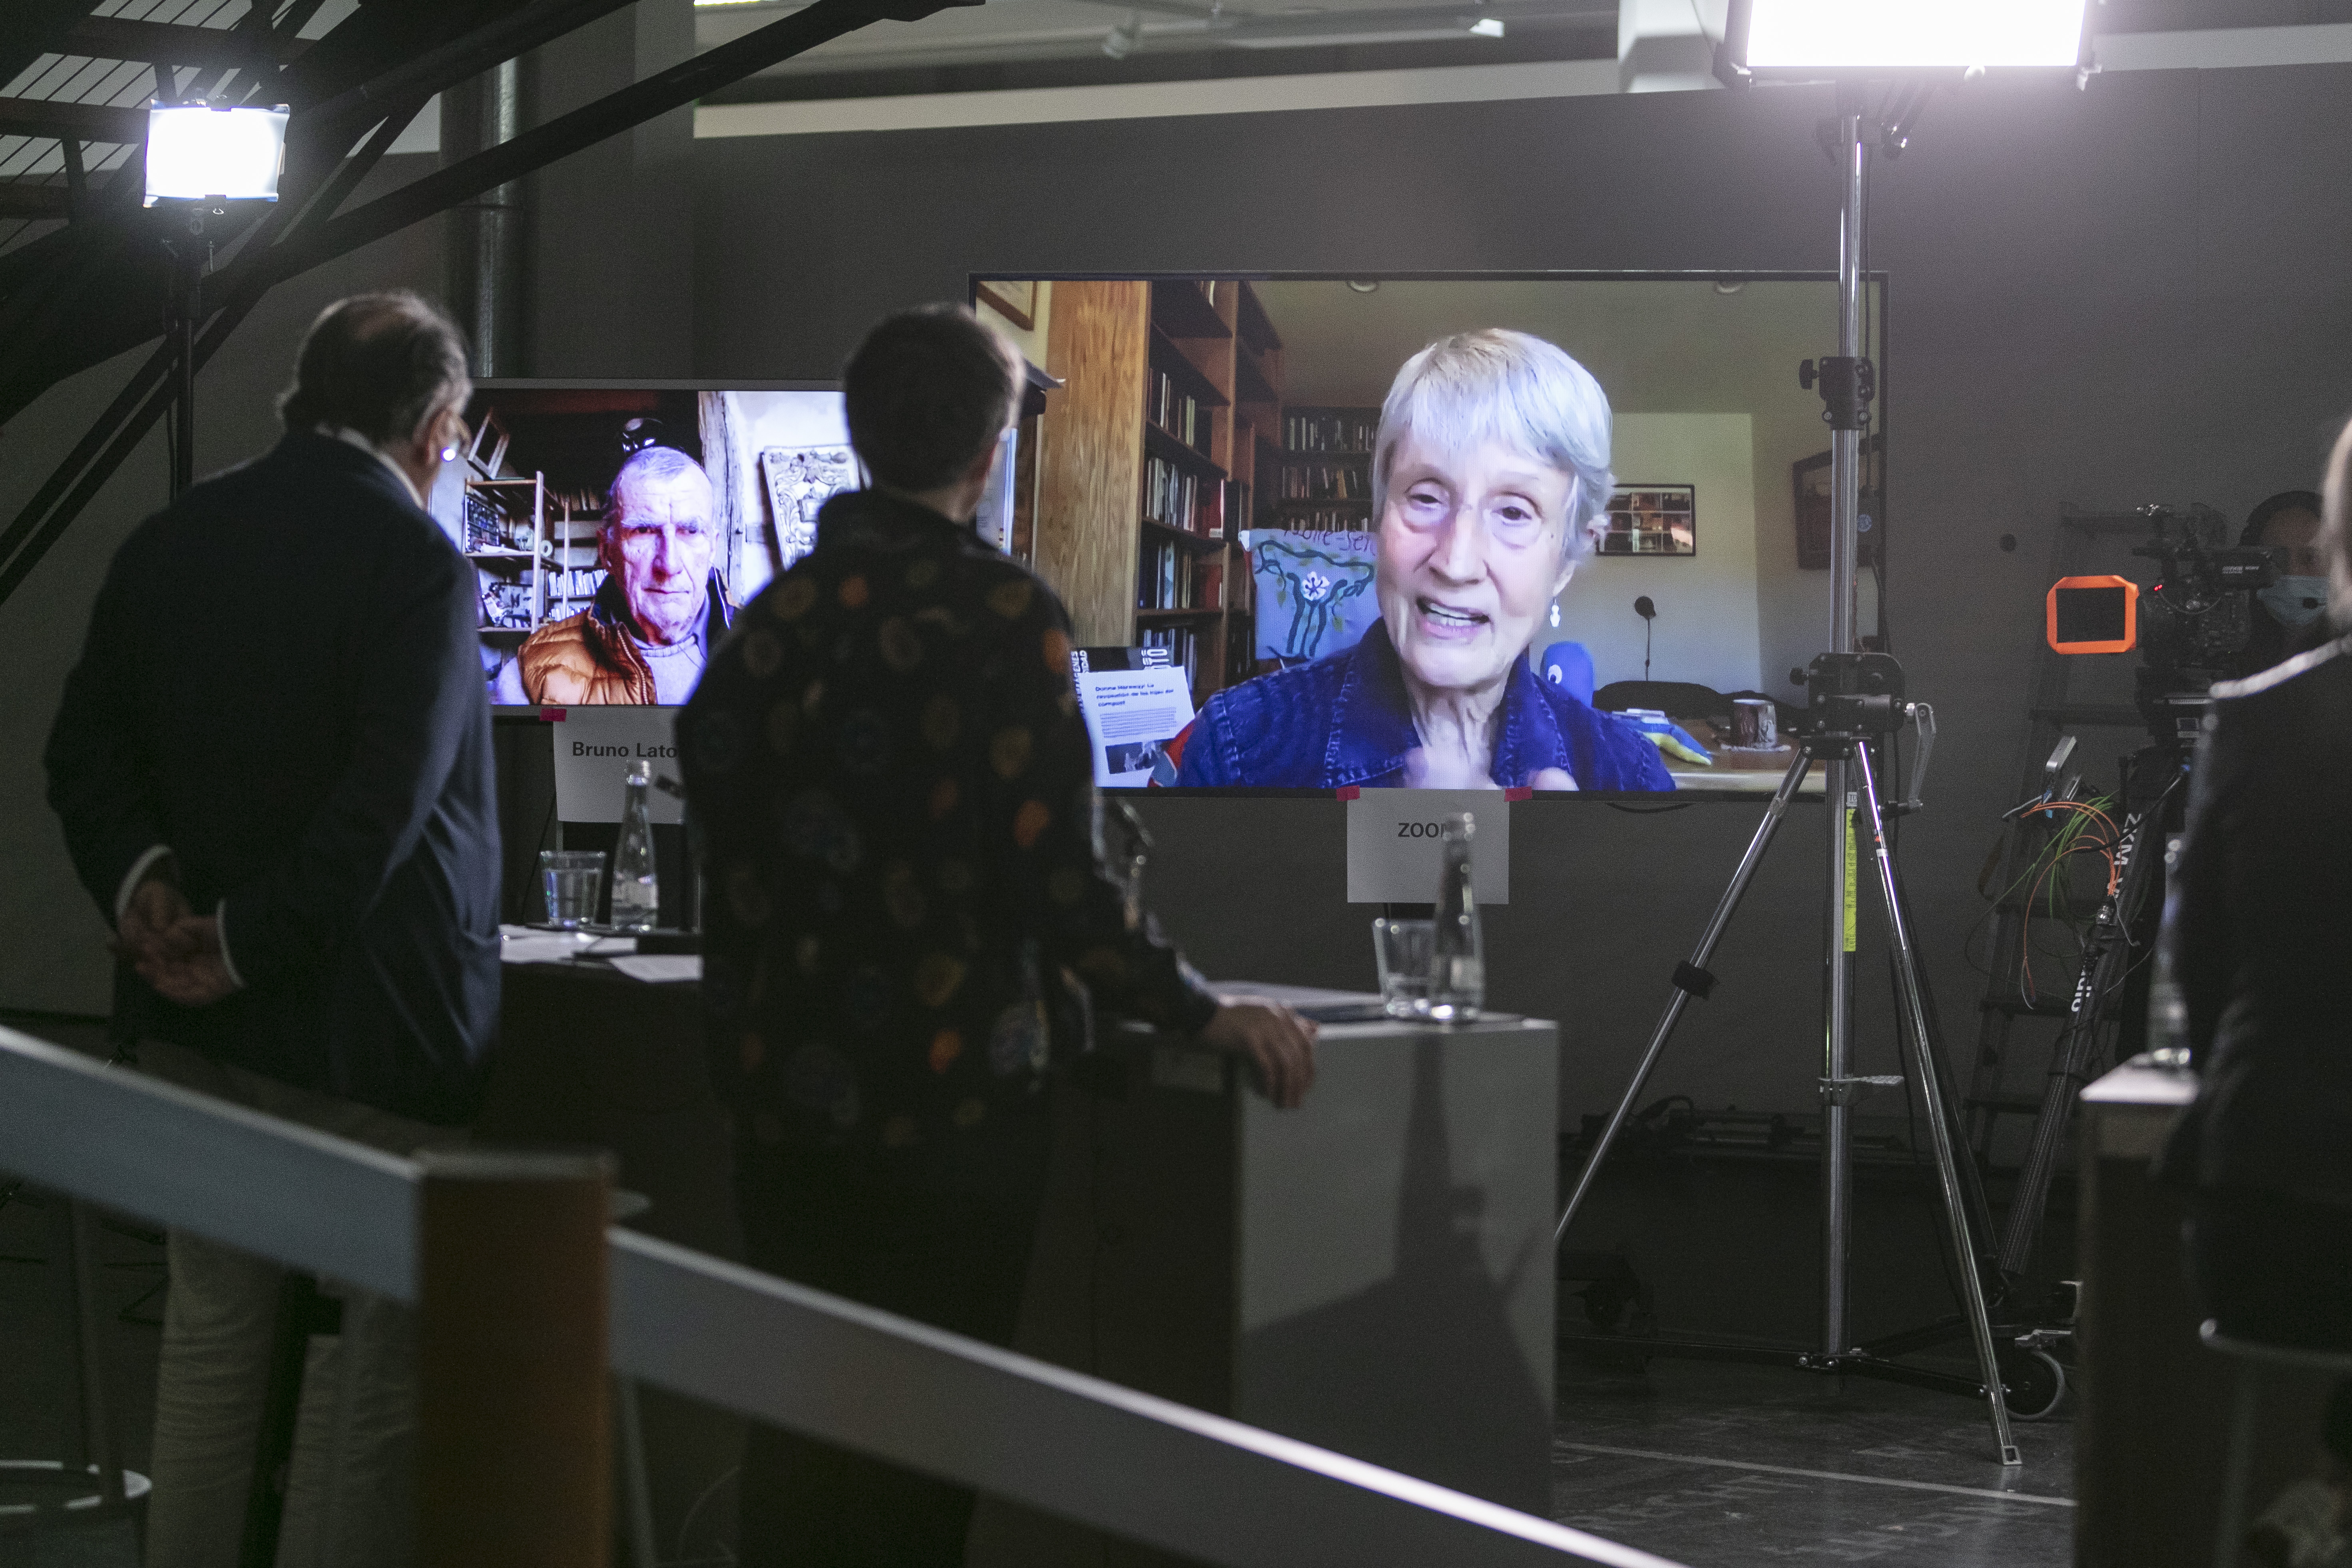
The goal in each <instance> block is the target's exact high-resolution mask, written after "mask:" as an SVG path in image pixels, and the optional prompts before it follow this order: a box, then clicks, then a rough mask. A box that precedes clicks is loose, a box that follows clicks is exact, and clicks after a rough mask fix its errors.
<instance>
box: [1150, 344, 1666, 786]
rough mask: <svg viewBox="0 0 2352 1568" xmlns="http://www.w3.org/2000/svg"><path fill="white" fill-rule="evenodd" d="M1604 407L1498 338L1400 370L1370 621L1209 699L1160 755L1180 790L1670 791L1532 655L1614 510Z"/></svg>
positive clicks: (1580, 386) (1609, 718)
mask: <svg viewBox="0 0 2352 1568" xmlns="http://www.w3.org/2000/svg"><path fill="white" fill-rule="evenodd" d="M1609 427H1610V419H1609V400H1608V398H1607V397H1606V396H1605V395H1603V394H1602V392H1601V385H1600V384H1599V383H1598V382H1596V381H1594V380H1593V379H1592V376H1591V373H1589V372H1588V371H1586V370H1585V368H1584V367H1583V366H1582V365H1580V364H1578V363H1576V362H1575V361H1574V360H1572V359H1570V357H1569V356H1568V355H1567V354H1566V353H1562V352H1561V351H1560V350H1559V348H1557V347H1555V346H1554V345H1552V344H1550V343H1548V342H1544V341H1543V340H1542V339H1540V338H1535V337H1530V336H1528V334H1527V333H1525V332H1514V331H1502V330H1499V329H1496V330H1488V331H1477V332H1462V333H1457V334H1455V335H1454V336H1453V337H1449V338H1442V339H1440V340H1438V341H1437V342H1433V343H1432V344H1430V345H1429V346H1428V347H1427V348H1425V349H1423V350H1422V351H1421V353H1417V354H1415V355H1413V357H1412V359H1410V360H1408V361H1406V362H1405V364H1404V368H1403V369H1402V370H1400V371H1398V372H1397V377H1396V382H1395V384H1394V385H1392V386H1391V388H1390V390H1389V395H1388V401H1387V403H1386V405H1384V406H1383V407H1382V408H1381V427H1380V437H1379V440H1378V441H1377V443H1376V444H1375V446H1374V448H1373V456H1372V515H1373V517H1374V519H1375V520H1376V526H1377V528H1378V530H1379V535H1380V553H1379V568H1378V574H1377V576H1376V578H1375V580H1374V584H1373V588H1374V592H1375V594H1376V595H1378V598H1379V601H1380V618H1379V619H1378V620H1376V621H1374V622H1373V623H1372V626H1371V627H1370V629H1369V630H1368V631H1366V632H1365V634H1364V636H1363V637H1362V639H1361V640H1360V642H1358V643H1357V644H1356V646H1355V647H1350V648H1346V649H1343V650H1341V651H1340V652H1338V653H1335V654H1330V655H1328V656H1327V657H1325V658H1319V659H1318V660H1316V661H1315V662H1314V663H1312V664H1308V665H1303V666H1300V667H1298V668H1292V669H1285V670H1281V671H1278V672H1276V673H1275V674H1272V675H1266V676H1261V677H1260V678H1258V679H1255V680H1251V681H1245V682H1244V683H1243V684H1242V685H1240V686H1237V687H1234V688H1232V689H1228V690H1225V691H1221V692H1219V693H1218V694H1217V695H1216V696H1214V697H1213V698H1211V699H1210V700H1209V701H1208V704H1207V706H1206V707H1204V708H1202V710H1201V716H1200V717H1199V719H1197V720H1196V721H1194V722H1193V723H1192V726H1191V727H1190V728H1189V729H1187V730H1186V731H1185V732H1184V733H1183V734H1182V735H1181V736H1180V737H1178V740H1177V742H1175V743H1172V744H1171V746H1170V748H1169V750H1170V752H1171V754H1173V755H1176V756H1178V757H1179V758H1180V759H1181V760H1180V762H1179V763H1178V768H1177V774H1176V782H1177V783H1178V784H1187V785H1206V786H1214V785H1219V784H1255V785H1264V786H1276V787H1289V788H1302V789H1332V788H1337V787H1340V786H1343V785H1349V784H1355V785H1360V786H1364V787H1368V788H1370V787H1380V786H1391V787H1394V786H1402V787H1406V788H1414V789H1487V788H1502V789H1516V788H1522V787H1524V788H1531V789H1597V790H1631V791H1650V790H1671V789H1673V788H1674V787H1675V785H1674V780H1673V779H1672V778H1671V777H1670V776H1669V775H1668V774H1667V773H1666V770H1665V768H1664V764H1662V763H1660V762H1659V761H1658V755H1657V751H1656V749H1655V748H1654V746H1653V745H1652V743H1651V742H1649V741H1647V740H1645V739H1644V738H1643V735H1642V732H1641V731H1639V730H1638V729H1636V728H1635V727H1634V726H1633V724H1632V723H1631V722H1629V721H1626V720H1623V719H1620V718H1618V717H1616V716H1615V715H1613V714H1608V713H1601V712H1596V711H1595V710H1592V709H1591V708H1590V707H1588V706H1586V705H1585V704H1584V703H1582V702H1580V701H1579V700H1577V699H1576V698H1574V697H1572V696H1570V695H1569V694H1568V693H1567V692H1565V691H1563V690H1561V689H1559V687H1557V686H1554V685H1551V684H1550V683H1549V682H1547V681H1544V680H1542V679H1538V677H1537V675H1536V673H1535V671H1534V670H1533V669H1532V668H1529V666H1528V658H1527V654H1528V646H1529V645H1530V644H1531V643H1532V642H1533V641H1534V640H1535V636H1536V630H1537V627H1538V626H1540V625H1541V624H1542V617H1543V615H1544V612H1545V609H1546V607H1547V606H1548V605H1549V604H1550V602H1551V601H1552V600H1553V599H1555V598H1557V597H1558V596H1559V594H1560V593H1561V592H1562V591H1564V590H1565V589H1566V588H1567V586H1568V584H1569V580H1570V578H1571V577H1573V576H1575V574H1576V570H1577V567H1578V566H1579V565H1580V563H1582V561H1583V559H1584V558H1585V557H1586V556H1587V555H1589V554H1590V553H1591V549H1592V539H1593V531H1594V528H1595V526H1596V525H1597V524H1598V523H1599V522H1600V521H1601V520H1603V519H1604V518H1605V517H1606V515H1607V510H1608V506H1609V495H1610V490H1611V489H1612V479H1611V475H1610V471H1609Z"/></svg>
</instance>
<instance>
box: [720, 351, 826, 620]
mask: <svg viewBox="0 0 2352 1568" xmlns="http://www.w3.org/2000/svg"><path fill="white" fill-rule="evenodd" d="M723 396H725V398H726V399H727V405H728V410H729V418H728V425H729V427H730V429H731V430H732V431H733V433H734V437H735V442H736V450H735V515H736V516H737V517H739V518H740V519H742V520H743V526H744V528H745V529H746V531H756V532H758V533H759V534H760V535H761V536H762V537H763V539H764V540H765V542H766V543H767V545H768V546H769V547H770V548H771V549H772V548H773V547H774V546H775V543H776V541H775V538H774V531H775V521H776V520H775V518H774V516H773V515H772V511H771V509H770V508H769V505H768V490H767V479H766V477H765V476H764V475H762V474H761V471H760V453H761V449H762V448H764V447H846V446H848V445H849V420H848V417H847V416H846V415H845V413H844V411H843V408H842V403H841V394H839V393H837V392H730V393H726V394H723ZM733 571H734V576H733V578H732V579H731V586H732V590H733V592H734V595H735V597H736V600H737V602H739V603H741V604H749V603H751V595H754V594H757V593H758V592H759V591H760V590H761V588H764V587H766V586H767V584H768V570H767V564H766V561H764V560H763V559H762V558H761V553H760V552H758V551H755V550H751V549H749V548H746V549H744V550H743V551H742V552H741V553H740V559H739V560H738V561H737V562H736V563H734V567H733Z"/></svg>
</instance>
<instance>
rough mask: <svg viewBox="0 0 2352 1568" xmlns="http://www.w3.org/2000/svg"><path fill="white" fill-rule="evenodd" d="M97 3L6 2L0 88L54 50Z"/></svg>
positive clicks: (1, 33)
mask: <svg viewBox="0 0 2352 1568" xmlns="http://www.w3.org/2000/svg"><path fill="white" fill-rule="evenodd" d="M97 4H98V0H9V5H8V25H7V26H5V27H0V85H5V84H6V83H8V82H10V81H13V80H15V79H16V73H17V72H18V71H21V70H23V69H24V68H26V66H28V65H31V64H32V63H33V62H34V61H35V60H37V59H39V58H41V57H42V56H43V55H45V54H48V53H51V52H53V51H55V50H56V49H58V47H59V45H58V39H59V38H61V37H63V36H64V34H65V31H66V29H67V28H68V27H70V26H73V25H74V24H75V23H76V22H79V21H80V20H81V19H82V18H83V17H85V16H89V14H90V11H91V9H92V8H93V7H95V6H96V5H97Z"/></svg>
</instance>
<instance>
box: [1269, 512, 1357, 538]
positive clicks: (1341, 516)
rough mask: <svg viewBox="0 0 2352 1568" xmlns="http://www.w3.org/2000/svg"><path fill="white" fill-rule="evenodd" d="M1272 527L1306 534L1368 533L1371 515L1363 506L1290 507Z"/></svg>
mask: <svg viewBox="0 0 2352 1568" xmlns="http://www.w3.org/2000/svg"><path fill="white" fill-rule="evenodd" d="M1274 526H1275V527H1276V528H1281V529H1290V530H1295V531H1302V532H1307V533H1370V531H1372V514H1371V509H1370V508H1369V507H1364V506H1316V507H1297V506H1290V507H1286V508H1285V509H1284V510H1283V511H1282V514H1281V516H1280V517H1278V518H1277V519H1276V521H1275V524H1274Z"/></svg>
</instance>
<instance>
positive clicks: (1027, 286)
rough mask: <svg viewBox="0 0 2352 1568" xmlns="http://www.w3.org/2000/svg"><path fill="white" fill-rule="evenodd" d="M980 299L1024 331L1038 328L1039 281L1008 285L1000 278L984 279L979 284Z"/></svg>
mask: <svg viewBox="0 0 2352 1568" xmlns="http://www.w3.org/2000/svg"><path fill="white" fill-rule="evenodd" d="M978 288H979V290H980V297H981V298H982V299H983V300H987V301H988V302H989V303H990V304H992V305H993V306H995V307H996V309H997V310H999V311H1001V312H1002V313H1003V315H1004V317H1005V319H1006V320H1008V321H1011V322H1012V323H1013V325H1014V326H1016V327H1019V328H1020V329H1021V330H1022V331H1024V332H1026V331H1034V330H1035V329H1036V326H1037V280H1036V279H1034V278H1033V279H1027V280H1026V281H1024V282H1018V283H1008V282H1006V281H1005V280H1003V279H999V278H983V279H981V280H980V282H979V284H978Z"/></svg>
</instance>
